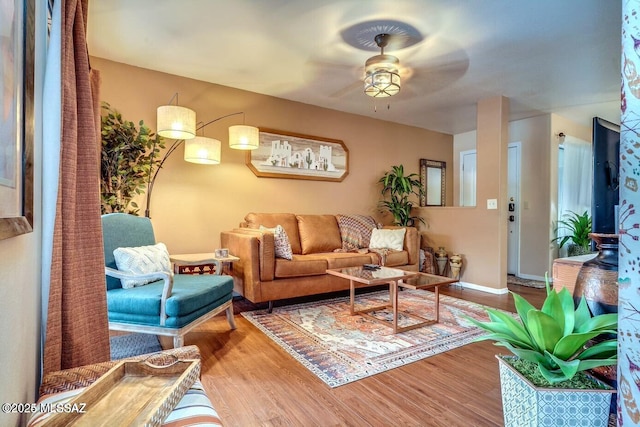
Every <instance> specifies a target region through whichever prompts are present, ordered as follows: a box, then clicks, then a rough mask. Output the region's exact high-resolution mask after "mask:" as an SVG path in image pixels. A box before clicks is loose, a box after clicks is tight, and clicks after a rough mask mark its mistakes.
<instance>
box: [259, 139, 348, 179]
mask: <svg viewBox="0 0 640 427" xmlns="http://www.w3.org/2000/svg"><path fill="white" fill-rule="evenodd" d="M246 161H247V166H249V169H251V170H252V171H253V173H254V174H255V175H256V176H259V177H266V178H291V179H307V180H315V181H337V182H340V181H342V180H343V179H345V178H346V176H347V175H348V174H349V150H347V147H346V146H345V145H344V143H343V142H342V141H339V140H337V139H328V138H320V137H317V136H309V135H301V134H297V133H291V132H283V131H279V130H273V129H260V145H259V147H258V148H257V149H255V150H251V151H249V152H247V159H246Z"/></svg>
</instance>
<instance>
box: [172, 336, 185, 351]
mask: <svg viewBox="0 0 640 427" xmlns="http://www.w3.org/2000/svg"><path fill="white" fill-rule="evenodd" d="M183 345H184V336H182V335H176V336H174V337H173V348H179V347H182V346H183Z"/></svg>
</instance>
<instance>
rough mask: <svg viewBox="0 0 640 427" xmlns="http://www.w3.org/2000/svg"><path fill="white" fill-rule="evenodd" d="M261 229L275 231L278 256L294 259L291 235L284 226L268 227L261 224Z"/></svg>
mask: <svg viewBox="0 0 640 427" xmlns="http://www.w3.org/2000/svg"><path fill="white" fill-rule="evenodd" d="M260 231H268V232H270V233H273V244H274V246H275V248H274V249H275V252H276V257H277V258H284V259H288V260H289V261H291V260H292V259H293V251H292V250H291V243H290V242H289V236H287V232H286V231H284V227H282V226H281V225H276V226H275V227H274V228H268V227H265V226H263V225H261V226H260Z"/></svg>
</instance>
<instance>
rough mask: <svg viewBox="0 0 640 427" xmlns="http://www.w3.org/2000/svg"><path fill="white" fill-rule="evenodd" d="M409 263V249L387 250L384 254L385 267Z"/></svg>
mask: <svg viewBox="0 0 640 427" xmlns="http://www.w3.org/2000/svg"><path fill="white" fill-rule="evenodd" d="M407 264H409V252H407V251H387V253H386V254H385V256H384V266H385V267H398V266H401V265H407Z"/></svg>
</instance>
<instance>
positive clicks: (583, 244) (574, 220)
mask: <svg viewBox="0 0 640 427" xmlns="http://www.w3.org/2000/svg"><path fill="white" fill-rule="evenodd" d="M564 217H565V218H566V219H563V220H560V221H558V228H557V229H556V233H558V231H559V230H560V229H564V230H566V231H567V233H566V234H564V235H562V236H558V237H556V238H555V239H553V240H552V242H556V243H558V249H562V247H563V246H564V245H565V244H567V243H569V245H568V248H567V255H569V256H576V255H586V254H588V253H589V252H591V251H590V248H589V244H590V243H591V240H590V239H589V233H591V215H589V213H588V212H587V211H584V213H582V214H578V213H576V212H573V211H569V213H567V214H565V215H564ZM560 226H562V227H560Z"/></svg>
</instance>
